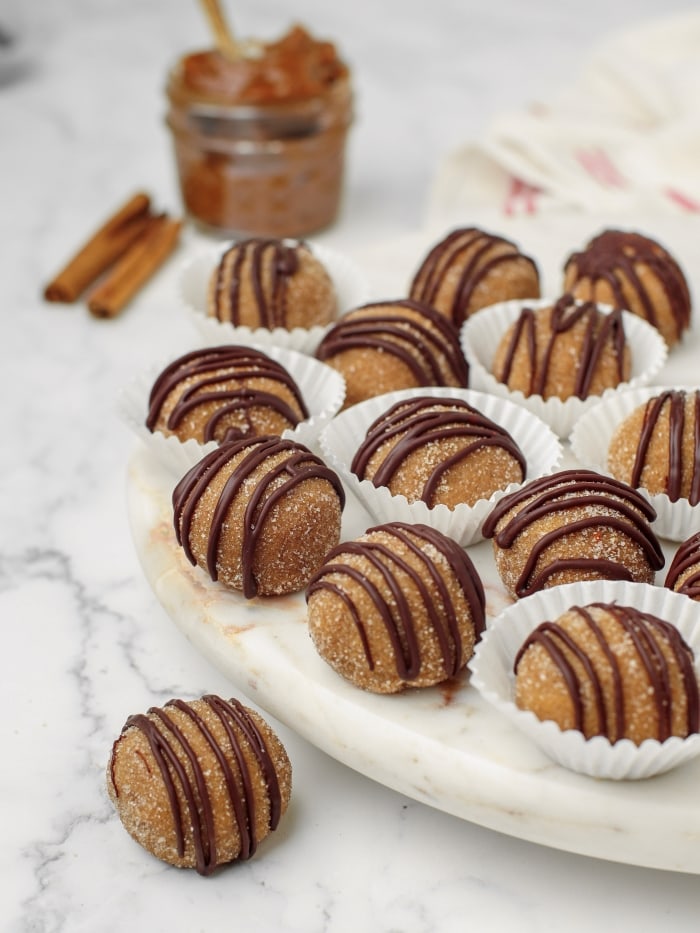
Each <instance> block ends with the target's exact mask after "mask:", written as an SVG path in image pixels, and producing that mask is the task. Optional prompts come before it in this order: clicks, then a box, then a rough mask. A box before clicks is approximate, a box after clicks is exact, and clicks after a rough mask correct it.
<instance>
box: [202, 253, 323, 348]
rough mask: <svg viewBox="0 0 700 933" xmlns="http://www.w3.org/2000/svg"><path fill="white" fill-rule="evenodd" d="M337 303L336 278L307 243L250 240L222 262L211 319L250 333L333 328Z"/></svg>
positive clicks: (213, 286)
mask: <svg viewBox="0 0 700 933" xmlns="http://www.w3.org/2000/svg"><path fill="white" fill-rule="evenodd" d="M336 305H337V299H336V294H335V287H334V285H333V282H332V281H331V277H330V275H329V274H328V272H327V271H326V269H325V267H324V266H323V264H322V263H321V262H320V260H319V259H317V258H316V256H314V254H313V253H312V252H311V250H310V249H309V247H308V246H307V245H306V244H305V243H303V242H296V241H294V240H271V239H250V240H242V241H241V242H239V243H235V244H234V245H233V246H231V247H230V248H229V249H227V250H226V252H225V253H224V254H223V256H222V257H221V260H220V261H219V264H218V266H217V267H216V268H215V269H214V271H213V273H212V275H211V279H210V281H209V295H208V313H209V315H210V317H215V318H218V319H219V320H220V321H229V322H230V323H231V324H233V325H234V326H239V325H245V326H246V327H264V328H268V329H270V330H271V329H272V328H274V327H284V328H286V329H287V330H292V329H293V328H294V327H313V326H314V325H316V324H328V323H329V321H331V320H332V319H333V317H334V316H335V314H336Z"/></svg>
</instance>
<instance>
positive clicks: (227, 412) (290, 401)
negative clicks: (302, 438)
mask: <svg viewBox="0 0 700 933" xmlns="http://www.w3.org/2000/svg"><path fill="white" fill-rule="evenodd" d="M307 417H308V410H307V408H306V405H305V403H304V399H303V398H302V395H301V391H300V389H299V386H298V385H297V384H296V382H295V380H294V378H293V377H292V376H291V375H290V374H289V373H288V372H287V370H286V369H285V368H284V367H283V366H282V365H281V364H280V363H278V362H276V361H275V360H273V359H271V358H270V357H269V356H267V354H265V353H263V352H262V351H261V350H256V349H254V348H252V347H243V346H221V347H208V348H206V349H202V350H192V351H191V352H190V353H186V354H184V355H183V356H180V357H178V358H177V359H176V360H173V362H172V363H170V364H169V365H168V366H166V367H165V369H163V370H162V372H161V373H160V374H159V375H158V377H157V379H156V380H155V382H154V383H153V387H152V389H151V392H150V396H149V410H148V415H147V417H146V426H147V427H148V429H149V430H150V431H160V432H161V433H162V434H164V435H166V436H169V435H175V436H176V437H178V438H179V439H180V440H181V441H186V440H188V439H190V438H192V439H194V440H196V441H198V442H199V443H200V444H204V443H206V442H207V441H218V442H219V443H220V442H221V441H223V440H224V439H225V438H228V439H232V438H235V437H249V436H253V435H259V434H281V433H282V432H283V431H284V430H286V429H287V428H294V427H296V425H297V424H299V422H300V421H302V420H303V419H304V418H307Z"/></svg>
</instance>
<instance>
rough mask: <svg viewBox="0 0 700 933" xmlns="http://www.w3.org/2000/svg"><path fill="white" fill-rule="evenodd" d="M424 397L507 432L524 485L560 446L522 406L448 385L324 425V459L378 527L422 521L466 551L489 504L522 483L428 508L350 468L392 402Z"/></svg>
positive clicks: (551, 467)
mask: <svg viewBox="0 0 700 933" xmlns="http://www.w3.org/2000/svg"><path fill="white" fill-rule="evenodd" d="M423 396H430V397H432V398H458V399H462V400H463V401H465V402H467V404H469V405H471V406H472V407H474V408H476V409H477V410H478V411H480V412H481V413H482V414H483V415H485V416H486V417H487V418H491V420H493V421H495V422H496V424H498V425H500V426H501V427H502V428H504V429H505V430H506V431H508V433H509V434H510V435H511V436H512V438H513V440H514V441H515V442H516V443H517V444H518V446H519V447H520V449H521V450H522V452H523V455H524V457H525V461H526V463H527V476H526V482H527V481H528V480H532V479H535V478H536V477H537V476H544V475H545V474H547V473H553V472H554V471H555V470H556V469H557V468H558V466H559V463H560V460H561V458H562V454H563V451H562V447H561V444H560V443H559V441H558V439H557V438H556V437H555V435H554V434H553V432H552V431H551V430H550V429H549V428H548V427H547V425H546V424H544V423H543V422H542V421H541V420H540V419H539V418H537V417H536V416H535V415H532V414H531V413H530V412H528V411H526V410H525V409H524V408H521V407H520V406H518V405H514V404H513V403H511V402H508V401H506V400H504V399H500V398H496V397H495V396H492V395H486V394H484V393H482V392H475V391H473V390H471V389H459V388H451V387H448V386H439V387H438V386H429V387H425V386H423V387H417V388H412V389H402V390H399V391H396V392H388V393H386V394H385V395H379V396H376V397H375V398H371V399H367V401H364V402H360V403H358V404H357V405H353V406H352V407H351V408H348V409H346V410H345V411H342V412H341V413H340V414H339V415H336V417H335V418H333V420H332V421H330V422H329V423H328V424H327V425H326V427H325V428H324V429H323V431H322V432H321V434H320V436H319V445H320V447H321V451H322V453H323V456H324V458H325V459H326V461H327V462H328V464H329V465H330V466H332V467H333V469H335V471H336V472H337V473H338V474H339V475H340V477H341V478H342V480H343V482H344V483H345V484H346V486H347V487H348V488H349V489H350V490H351V492H353V493H354V494H355V496H356V497H357V498H358V499H359V500H360V502H362V504H363V505H364V506H365V508H366V509H367V511H368V512H369V513H370V515H372V517H373V518H374V519H375V520H376V521H377V522H378V523H384V522H391V521H402V522H414V523H415V522H421V523H423V524H425V525H430V526H431V527H432V528H435V529H437V530H438V531H441V532H442V533H443V534H446V535H447V536H448V537H450V538H453V539H454V540H455V541H457V542H458V543H459V544H461V545H462V546H463V547H466V546H467V545H469V544H473V543H474V542H476V541H479V540H480V539H481V537H482V534H481V528H482V525H483V523H484V520H485V519H486V516H487V515H488V514H489V512H490V511H491V509H492V508H493V506H494V504H495V503H496V502H497V501H498V500H499V499H500V498H501V497H502V496H504V495H506V494H507V493H509V492H513V491H514V490H515V489H518V488H520V486H521V485H522V483H510V484H509V485H508V486H506V487H504V488H503V489H500V490H497V491H496V492H494V493H493V494H492V495H491V496H490V497H489V498H488V499H480V500H479V501H478V502H475V503H474V504H473V505H467V504H466V503H465V504H461V505H458V506H457V507H456V508H454V509H450V508H448V506H446V505H442V504H440V505H436V506H434V507H432V508H431V507H429V506H428V505H426V503H425V502H409V501H408V499H407V498H406V497H405V496H403V495H393V494H392V493H391V492H390V491H389V489H388V488H387V487H386V486H375V485H374V484H373V483H372V482H371V481H370V480H367V479H363V480H360V479H359V477H357V476H356V475H355V474H354V473H353V472H352V471H351V469H350V466H351V463H352V460H353V457H354V456H355V453H356V452H357V448H358V447H359V446H360V444H361V443H362V441H363V440H364V438H365V435H366V433H367V429H368V428H369V426H370V425H371V424H372V422H373V421H375V420H376V419H377V418H379V417H380V416H381V415H382V414H384V413H385V412H386V411H388V410H389V408H391V406H392V405H394V404H395V403H396V402H399V401H403V400H404V399H411V398H420V397H423Z"/></svg>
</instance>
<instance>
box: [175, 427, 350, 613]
mask: <svg viewBox="0 0 700 933" xmlns="http://www.w3.org/2000/svg"><path fill="white" fill-rule="evenodd" d="M344 503H345V496H344V492H343V487H342V485H341V482H340V480H339V479H338V477H337V476H336V474H335V473H334V472H333V471H332V470H330V469H329V468H328V467H327V466H326V465H325V464H324V463H323V461H322V460H320V459H319V458H318V457H317V456H315V455H314V454H312V453H311V451H309V450H308V449H307V448H306V447H304V446H303V445H302V444H296V443H294V442H293V441H288V440H282V439H281V438H279V437H267V436H262V437H253V438H241V439H239V440H237V441H232V442H229V443H226V444H223V445H221V446H220V447H219V448H217V449H216V450H213V451H211V452H210V453H209V454H207V455H206V456H205V457H203V458H202V460H200V461H199V463H197V464H195V465H194V466H193V467H192V469H191V470H189V471H188V472H187V473H186V474H185V476H184V477H183V478H182V479H181V480H180V482H179V483H178V484H177V486H176V487H175V489H174V491H173V512H174V524H175V533H176V537H177V541H178V544H180V545H181V546H182V548H183V549H184V551H185V555H186V556H187V558H188V560H189V561H190V562H191V563H192V564H196V565H197V566H199V567H201V568H202V570H204V571H205V572H206V573H208V574H209V576H210V577H211V579H212V580H215V581H216V580H219V581H221V583H224V584H226V585H227V586H230V587H232V588H233V589H235V590H240V591H241V592H242V593H243V595H244V596H246V597H247V598H251V597H253V596H256V595H257V596H275V595H276V596H280V595H283V594H286V593H296V592H299V591H300V590H303V589H304V587H305V586H306V584H307V583H308V581H309V579H310V578H311V575H312V574H313V573H314V572H315V571H316V570H317V569H318V568H319V567H320V566H321V564H322V562H323V560H324V558H325V556H326V554H327V552H328V551H329V550H330V549H331V548H332V547H333V546H334V545H335V544H337V543H338V541H339V540H340V518H341V513H342V510H343V506H344Z"/></svg>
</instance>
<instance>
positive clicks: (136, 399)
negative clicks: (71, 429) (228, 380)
mask: <svg viewBox="0 0 700 933" xmlns="http://www.w3.org/2000/svg"><path fill="white" fill-rule="evenodd" d="M246 346H252V347H253V348H254V349H257V350H260V351H261V352H262V353H265V354H267V356H269V357H270V358H271V359H273V360H275V361H276V362H278V363H279V364H280V365H281V366H283V367H284V368H285V369H286V370H287V372H288V373H289V374H290V375H291V376H292V378H293V379H294V380H295V382H296V384H297V386H298V387H299V390H300V392H301V395H302V398H303V399H304V402H305V403H306V407H307V409H308V411H309V417H308V418H306V419H305V420H304V421H301V422H300V423H299V424H298V425H297V426H296V427H295V428H290V429H287V430H285V431H283V432H282V437H285V438H290V439H291V440H294V441H297V442H298V443H300V444H304V445H305V446H306V447H309V448H311V449H312V450H317V441H318V436H319V434H320V433H321V431H322V430H323V428H324V427H325V426H326V424H328V422H329V421H330V420H331V419H332V418H333V417H334V415H335V414H336V413H337V412H338V411H340V409H341V407H342V405H343V402H344V400H345V380H344V379H343V377H342V376H341V375H340V373H338V372H336V370H334V369H332V368H331V367H330V366H327V365H326V364H325V363H321V362H320V361H319V360H317V359H314V357H311V356H306V355H305V354H303V353H299V352H297V351H296V350H290V349H287V348H285V347H274V346H265V347H263V346H256V345H255V344H246ZM169 362H171V361H170V360H168V361H166V362H164V363H162V364H161V365H154V366H151V367H149V369H148V370H147V371H146V372H143V373H141V375H140V376H138V377H137V378H135V379H134V380H133V381H132V382H131V383H130V384H129V385H127V386H126V387H125V388H123V389H122V391H121V393H120V395H119V398H118V405H119V411H120V414H121V416H122V418H123V420H124V421H125V423H126V424H127V425H128V426H129V427H130V428H131V429H132V431H133V432H134V433H135V434H136V436H137V437H139V438H140V439H141V440H142V441H143V442H144V443H145V444H147V445H148V447H149V449H150V450H152V451H153V453H154V454H155V455H156V456H157V457H158V460H159V461H160V462H161V463H162V464H164V465H165V466H166V467H167V468H169V469H170V470H171V471H172V472H173V473H175V474H177V475H179V476H181V475H182V474H183V473H185V472H186V471H187V470H188V469H189V468H190V467H192V466H194V464H195V463H198V462H199V461H200V460H201V458H202V457H203V456H204V455H205V454H206V453H208V452H209V451H210V450H213V449H214V448H216V447H217V443H216V441H209V442H207V443H206V444H200V443H199V442H198V441H195V440H188V441H181V440H179V438H177V437H173V436H166V435H165V434H162V433H161V432H160V431H149V430H148V428H147V427H146V423H145V422H146V415H147V414H148V396H149V394H150V391H151V388H152V386H153V383H154V382H155V380H156V378H157V376H158V375H159V374H160V373H161V372H162V371H163V370H164V369H165V367H166V366H167V365H168V363H169Z"/></svg>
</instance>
